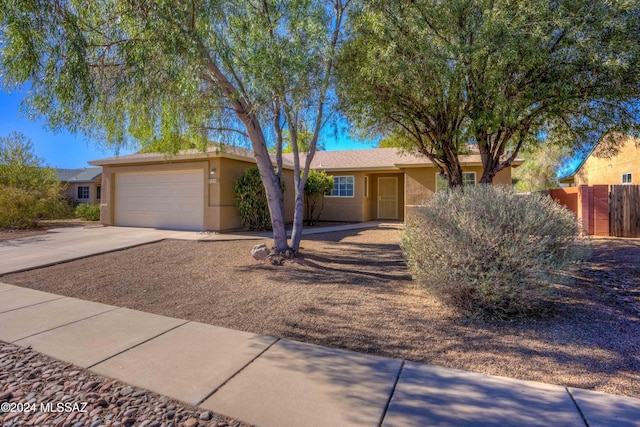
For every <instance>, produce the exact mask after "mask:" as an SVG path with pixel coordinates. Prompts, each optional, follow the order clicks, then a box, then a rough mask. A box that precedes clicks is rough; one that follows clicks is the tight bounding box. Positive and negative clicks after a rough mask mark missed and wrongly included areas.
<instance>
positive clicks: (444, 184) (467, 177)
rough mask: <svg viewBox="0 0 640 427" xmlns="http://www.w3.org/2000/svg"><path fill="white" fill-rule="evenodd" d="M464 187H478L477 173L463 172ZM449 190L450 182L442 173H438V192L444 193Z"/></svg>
mask: <svg viewBox="0 0 640 427" xmlns="http://www.w3.org/2000/svg"><path fill="white" fill-rule="evenodd" d="M462 185H464V186H471V187H473V186H475V185H476V173H475V172H462ZM447 188H449V181H447V179H446V178H444V177H443V176H442V175H440V172H436V191H443V190H446V189H447Z"/></svg>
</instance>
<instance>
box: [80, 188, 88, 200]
mask: <svg viewBox="0 0 640 427" xmlns="http://www.w3.org/2000/svg"><path fill="white" fill-rule="evenodd" d="M88 198H89V186H88V185H80V186H78V199H88Z"/></svg>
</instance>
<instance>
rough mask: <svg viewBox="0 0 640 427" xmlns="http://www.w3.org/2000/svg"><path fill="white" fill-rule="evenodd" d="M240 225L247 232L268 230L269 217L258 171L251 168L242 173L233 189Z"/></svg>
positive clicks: (269, 225)
mask: <svg viewBox="0 0 640 427" xmlns="http://www.w3.org/2000/svg"><path fill="white" fill-rule="evenodd" d="M233 190H234V192H235V195H236V198H235V200H236V206H237V207H238V211H240V220H241V221H242V225H243V226H245V227H247V228H248V229H249V230H251V231H254V230H269V229H270V228H271V215H270V214H269V205H268V204H267V195H266V192H265V190H264V186H263V185H262V180H261V179H260V171H258V168H257V167H253V168H250V169H247V170H245V171H244V173H243V174H242V176H241V177H240V178H238V180H237V181H236V183H235V186H234V187H233Z"/></svg>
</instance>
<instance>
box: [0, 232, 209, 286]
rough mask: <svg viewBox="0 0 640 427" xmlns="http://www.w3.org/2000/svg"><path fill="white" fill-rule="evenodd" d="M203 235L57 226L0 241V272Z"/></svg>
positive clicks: (204, 236)
mask: <svg viewBox="0 0 640 427" xmlns="http://www.w3.org/2000/svg"><path fill="white" fill-rule="evenodd" d="M206 237H210V236H209V235H208V234H206V233H198V232H195V231H172V230H156V229H152V228H132V227H77V228H57V229H53V230H49V232H48V233H47V234H43V235H40V236H33V237H24V238H22V239H16V240H5V241H0V275H2V274H7V273H15V272H18V271H24V270H29V269H32V268H36V267H43V266H46V265H51V264H57V263H59V262H64V261H69V260H72V259H77V258H84V257H87V256H90V255H97V254H101V253H105V252H111V251H115V250H118V249H125V248H130V247H132V246H138V245H143V244H146V243H152V242H158V241H160V240H163V239H182V240H200V239H203V238H206Z"/></svg>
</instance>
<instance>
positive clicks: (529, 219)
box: [402, 185, 585, 319]
mask: <svg viewBox="0 0 640 427" xmlns="http://www.w3.org/2000/svg"><path fill="white" fill-rule="evenodd" d="M580 231H581V230H580V226H579V225H578V223H577V221H576V219H575V217H574V216H573V214H572V213H571V212H569V211H567V210H566V209H565V208H563V207H562V206H560V205H558V204H557V203H555V202H554V201H553V200H552V199H551V198H550V197H546V196H542V195H518V194H516V193H515V192H514V191H513V189H510V188H505V187H497V186H486V185H482V186H478V187H466V188H463V189H457V190H452V191H445V192H442V193H437V194H436V195H435V196H434V197H433V198H431V199H430V200H428V201H427V202H426V203H425V204H424V205H422V206H421V207H419V208H417V209H416V210H415V211H413V212H412V213H411V215H410V217H409V219H408V221H407V224H406V228H405V231H404V234H403V237H402V249H403V251H404V253H405V257H406V259H407V264H408V266H409V269H410V271H411V273H412V275H413V277H414V279H415V280H416V281H417V282H418V283H420V284H422V285H424V286H425V287H426V288H427V289H428V290H429V291H430V292H432V293H433V294H434V295H435V296H436V297H438V298H439V299H440V300H442V301H443V302H444V303H446V304H448V305H450V306H453V307H455V308H457V309H458V310H460V311H461V312H462V313H464V314H466V315H470V316H474V317H490V318H501V319H509V318H515V317H526V316H536V315H541V314H543V313H545V312H547V311H548V310H549V309H550V308H551V307H552V301H553V297H554V292H553V291H554V285H555V284H557V283H560V282H562V281H564V280H565V279H566V277H567V275H566V272H565V270H566V269H567V268H569V267H570V266H571V265H572V264H573V263H574V262H575V261H576V260H578V259H580V258H581V257H582V256H584V247H585V246H584V245H583V239H582V238H581V237H580Z"/></svg>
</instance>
